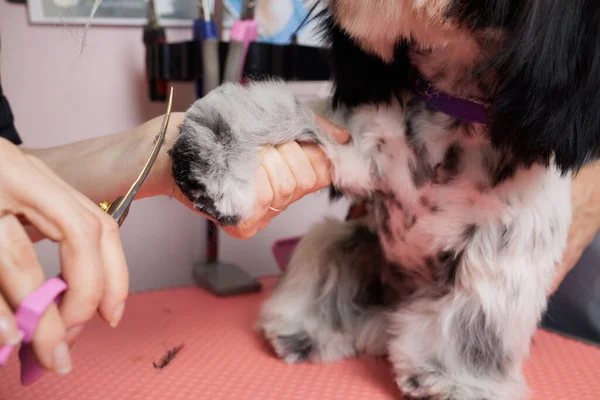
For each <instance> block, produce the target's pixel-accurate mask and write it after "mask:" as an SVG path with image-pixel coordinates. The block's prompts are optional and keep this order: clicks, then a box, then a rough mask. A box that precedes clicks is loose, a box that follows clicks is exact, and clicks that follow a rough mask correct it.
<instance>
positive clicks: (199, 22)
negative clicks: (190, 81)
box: [192, 0, 204, 98]
mask: <svg viewBox="0 0 600 400" xmlns="http://www.w3.org/2000/svg"><path fill="white" fill-rule="evenodd" d="M192 29H193V30H192V38H193V39H194V40H195V41H197V42H198V43H202V42H203V40H204V7H203V5H202V0H198V18H197V19H195V20H194V25H193V28H192ZM200 59H202V54H200ZM203 93H204V92H203V90H202V79H196V97H197V98H200V97H202V94H203Z"/></svg>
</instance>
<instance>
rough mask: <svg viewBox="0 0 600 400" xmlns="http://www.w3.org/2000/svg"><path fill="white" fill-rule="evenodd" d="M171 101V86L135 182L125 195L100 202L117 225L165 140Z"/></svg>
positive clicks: (125, 215) (127, 209) (123, 218)
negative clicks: (151, 147)
mask: <svg viewBox="0 0 600 400" xmlns="http://www.w3.org/2000/svg"><path fill="white" fill-rule="evenodd" d="M172 103H173V88H171V92H170V94H169V103H168V105H167V112H166V113H165V117H164V118H163V122H162V126H161V128H160V132H159V134H158V136H157V138H156V141H155V143H154V148H153V149H152V153H150V158H148V161H146V165H145V166H144V168H143V169H142V172H140V175H139V176H138V177H137V179H136V180H135V182H133V185H131V188H129V190H128V191H127V193H126V194H125V196H119V197H117V198H116V199H115V200H114V201H112V202H111V201H108V200H105V201H103V202H102V203H100V208H101V209H102V211H104V212H106V213H107V214H109V215H110V216H111V217H113V218H114V219H115V220H116V221H117V223H118V224H119V226H121V224H122V223H123V221H125V218H127V215H128V213H129V207H130V206H131V203H132V202H133V199H134V198H135V195H136V194H137V192H138V190H139V189H140V187H141V186H142V183H144V181H145V180H146V177H147V176H148V173H149V172H150V170H151V169H152V166H153V165H154V161H156V157H158V153H159V151H160V148H161V147H162V145H163V143H164V141H165V136H166V134H167V126H168V125H169V118H170V117H171V105H172Z"/></svg>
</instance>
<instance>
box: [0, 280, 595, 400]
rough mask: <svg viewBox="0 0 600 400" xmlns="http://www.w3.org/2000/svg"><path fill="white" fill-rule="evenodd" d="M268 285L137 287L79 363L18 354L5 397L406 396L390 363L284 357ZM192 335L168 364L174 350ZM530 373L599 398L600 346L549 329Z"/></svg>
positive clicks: (548, 389)
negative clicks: (266, 305)
mask: <svg viewBox="0 0 600 400" xmlns="http://www.w3.org/2000/svg"><path fill="white" fill-rule="evenodd" d="M264 282H265V289H266V290H265V292H263V293H262V294H253V295H244V296H240V297H235V298H228V299H219V298H216V297H213V296H212V295H210V294H208V293H206V292H204V291H203V290H201V289H198V288H181V289H174V290H165V291H156V292H146V293H139V294H134V295H131V296H130V298H129V301H128V304H127V309H126V312H125V316H124V319H123V322H122V324H121V325H120V326H119V328H117V329H116V330H112V329H110V328H109V327H107V326H106V325H105V324H104V323H101V322H100V321H99V320H98V319H96V320H94V321H92V322H91V323H90V324H89V325H88V327H87V328H86V330H84V332H83V334H82V336H81V338H80V339H79V341H78V343H77V346H76V348H75V350H74V354H73V357H74V363H75V368H74V371H73V372H72V373H71V374H70V375H69V376H67V377H60V376H58V375H53V374H48V375H46V376H45V377H43V378H42V379H41V380H40V381H38V382H37V383H35V384H34V385H32V386H29V387H26V388H23V387H21V386H20V384H19V377H18V365H17V362H16V361H17V359H16V356H14V355H13V356H12V358H11V360H10V361H9V363H8V365H7V366H6V367H4V368H2V369H0V399H2V400H13V399H14V400H17V399H18V400H42V399H48V400H53V399H56V400H59V399H61V400H62V399H74V400H109V399H110V400H113V399H114V400H118V399H127V400H135V399H143V400H153V399H168V400H199V399H200V400H202V399H211V400H219V399H234V400H245V399H248V400H250V399H252V400H257V399H266V400H270V399H273V400H275V399H277V400H295V399H298V400H300V399H303V400H307V399H324V400H330V399H344V400H359V399H361V400H362V399H369V400H377V399H390V400H391V399H396V400H397V399H399V398H400V397H399V395H398V393H397V391H396V388H395V386H394V384H393V381H392V374H391V370H390V368H389V365H388V364H387V363H386V362H384V361H381V360H379V361H378V360H374V359H361V360H358V359H354V360H345V361H341V362H337V363H333V364H328V365H309V364H297V365H285V364H284V363H282V362H281V361H279V360H277V359H276V358H274V357H273V356H272V354H271V352H270V351H269V350H268V348H267V347H266V346H265V345H264V344H263V342H262V340H261V339H260V337H259V336H257V335H256V334H255V333H254V332H253V330H252V325H253V323H254V321H255V319H256V313H257V310H258V307H259V304H260V301H261V299H262V298H263V297H264V295H265V294H266V291H268V290H269V288H270V287H272V284H273V282H274V280H273V279H268V280H265V281H264ZM181 343H185V347H184V348H183V350H181V352H180V353H179V354H178V355H177V357H176V358H175V359H174V360H173V361H172V362H171V364H169V365H168V366H167V367H166V368H164V369H162V370H157V369H154V367H153V366H152V362H153V361H158V360H159V359H160V358H161V357H162V355H163V354H164V353H165V351H166V350H167V349H169V348H172V347H175V346H177V345H179V344H181ZM525 372H526V377H527V380H528V382H529V383H530V386H531V388H532V391H533V397H532V399H534V400H570V399H577V400H592V399H594V400H595V399H598V398H599V393H600V379H598V373H599V372H600V349H599V348H597V347H593V346H590V345H587V344H584V343H580V342H577V341H574V340H570V339H567V338H564V337H561V336H558V335H556V334H552V333H548V332H544V331H540V332H538V334H537V336H536V340H535V343H534V345H533V350H532V357H531V360H530V361H529V362H528V363H527V365H526V370H525Z"/></svg>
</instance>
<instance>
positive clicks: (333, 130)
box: [316, 115, 350, 144]
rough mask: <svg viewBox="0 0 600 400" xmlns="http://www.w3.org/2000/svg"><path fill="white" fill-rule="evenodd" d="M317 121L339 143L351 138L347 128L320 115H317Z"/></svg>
mask: <svg viewBox="0 0 600 400" xmlns="http://www.w3.org/2000/svg"><path fill="white" fill-rule="evenodd" d="M316 122H317V125H319V128H320V129H321V130H322V131H323V132H326V133H328V134H329V135H330V136H331V137H332V138H333V139H334V140H335V141H336V142H338V143H339V144H344V143H346V142H348V141H349V140H350V133H349V132H348V131H347V130H346V129H344V128H341V127H339V126H337V125H335V124H333V123H331V122H329V121H328V120H326V119H324V118H323V117H321V116H319V115H317V116H316Z"/></svg>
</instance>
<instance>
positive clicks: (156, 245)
mask: <svg viewBox="0 0 600 400" xmlns="http://www.w3.org/2000/svg"><path fill="white" fill-rule="evenodd" d="M82 34H83V28H82V27H69V26H38V25H30V24H29V22H28V17H27V10H26V7H25V6H23V5H14V4H10V3H7V2H6V1H4V0H1V1H0V38H1V41H2V51H1V52H0V74H1V76H2V84H3V89H4V90H5V92H6V94H7V97H8V99H9V101H10V103H11V106H12V108H13V112H14V114H15V119H16V125H17V129H18V130H19V132H20V134H21V136H22V138H23V140H24V142H25V144H26V145H27V146H30V147H43V146H54V145H58V144H62V143H67V142H71V141H76V140H81V139H86V138H89V137H95V136H100V135H105V134H110V133H114V132H117V131H121V130H124V129H128V128H132V127H134V126H136V125H138V124H140V123H142V122H143V121H145V120H147V119H149V118H151V117H154V116H156V115H159V114H161V113H162V112H163V111H164V107H165V105H164V104H151V103H150V102H149V101H148V100H147V98H146V93H145V86H144V82H143V80H144V65H143V59H144V49H143V46H142V43H141V37H142V32H141V29H140V28H130V27H92V29H91V30H90V31H89V33H88V38H87V44H86V47H85V49H84V53H83V56H82V57H80V56H79V49H80V44H81V38H82ZM167 36H168V38H169V40H187V39H189V38H190V36H191V33H190V32H189V30H188V29H171V30H168V31H167ZM174 86H175V94H176V100H175V107H174V109H175V110H177V111H184V110H185V109H186V108H187V107H188V106H189V104H190V103H191V102H192V101H193V100H194V98H193V96H194V94H193V87H192V85H190V84H176V85H174ZM296 87H297V89H298V92H299V93H304V94H312V93H326V92H323V90H326V89H324V87H321V86H319V87H317V86H315V85H305V84H304V85H296ZM326 197H327V196H323V195H313V196H309V197H307V198H306V199H303V200H302V201H300V202H298V203H297V204H295V205H293V206H292V208H291V209H290V210H289V211H288V212H287V213H285V214H284V215H281V216H280V217H279V218H278V219H277V220H276V221H274V223H273V224H272V225H271V226H270V227H269V228H268V229H267V230H266V231H264V232H262V233H260V234H259V235H258V236H257V237H255V238H253V239H251V240H248V241H238V240H234V239H231V238H228V237H226V236H224V235H222V236H221V237H222V239H223V240H222V242H221V246H220V248H221V254H222V258H223V259H224V260H227V261H232V262H237V263H239V264H240V265H241V266H243V267H244V268H246V269H247V270H249V271H250V272H252V273H253V274H255V275H263V274H268V273H272V272H276V271H277V270H276V267H275V263H274V261H273V257H272V256H271V253H270V248H271V245H272V243H273V241H274V240H276V239H277V238H279V237H282V236H289V235H296V234H300V233H302V232H304V231H305V230H306V229H308V226H309V224H310V223H312V222H313V221H315V220H317V219H319V218H320V217H321V216H322V215H325V214H332V215H337V216H342V215H343V214H344V212H345V205H344V204H340V205H338V206H337V207H335V208H333V209H330V208H329V207H328V206H327V205H326ZM190 216H191V214H190V211H188V210H187V209H185V208H184V207H183V206H181V205H179V204H177V203H176V202H174V201H171V200H169V199H166V198H154V199H146V200H142V201H139V202H137V203H136V204H134V206H133V207H132V210H131V213H130V217H129V218H128V220H127V222H126V223H125V224H124V226H123V228H122V236H123V243H124V247H125V251H126V254H127V258H128V262H129V265H130V268H131V282H132V289H133V290H139V289H146V288H156V287H165V286H172V285H178V284H183V283H189V282H191V280H190V279H191V268H192V267H191V266H192V263H193V262H194V261H196V260H198V259H200V258H201V257H202V256H203V249H204V220H202V219H201V218H190ZM37 247H38V250H39V255H40V259H41V261H42V263H43V265H44V267H45V269H46V272H47V274H48V275H50V274H54V273H56V272H57V271H58V256H57V252H56V248H55V246H54V245H53V244H51V243H40V244H38V246H37Z"/></svg>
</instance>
